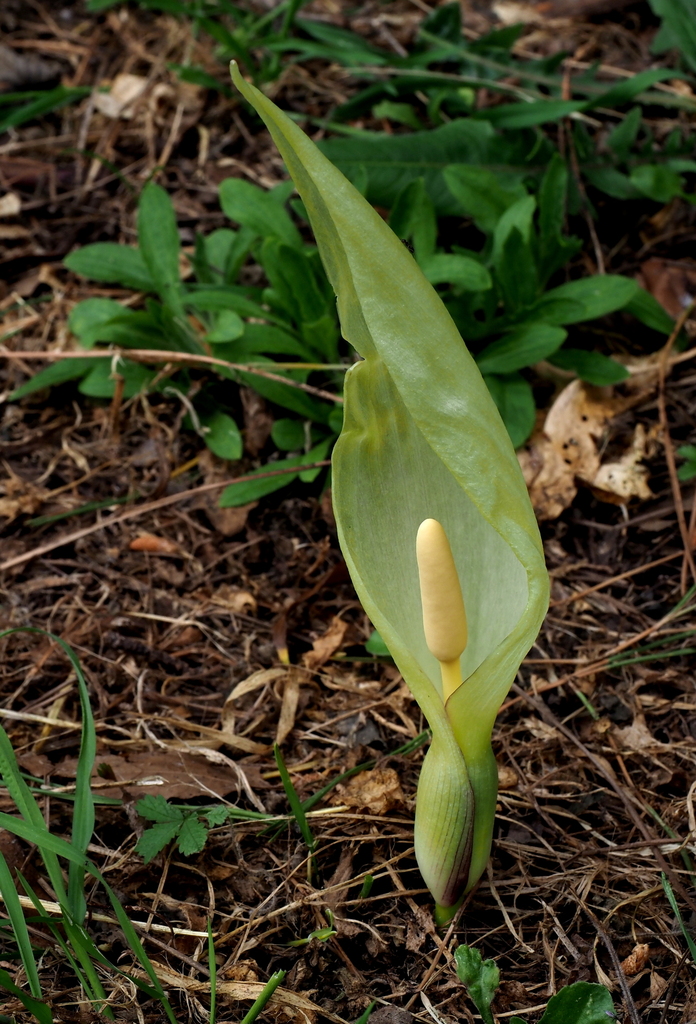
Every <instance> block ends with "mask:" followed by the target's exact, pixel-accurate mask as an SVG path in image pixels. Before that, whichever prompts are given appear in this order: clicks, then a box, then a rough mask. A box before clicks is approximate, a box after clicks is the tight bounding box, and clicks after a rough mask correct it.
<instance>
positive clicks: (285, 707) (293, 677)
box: [276, 669, 300, 746]
mask: <svg viewBox="0 0 696 1024" xmlns="http://www.w3.org/2000/svg"><path fill="white" fill-rule="evenodd" d="M299 699H300V677H299V673H298V672H297V671H293V670H292V669H290V671H289V672H287V673H286V675H285V683H284V685H283V700H282V703H281V705H280V717H279V719H278V728H277V729H276V743H277V744H278V746H280V745H281V744H282V743H283V742H284V741H285V740H286V739H287V737H288V735H289V734H290V733H291V732H292V730H293V728H294V726H295V715H296V714H297V704H298V701H299Z"/></svg>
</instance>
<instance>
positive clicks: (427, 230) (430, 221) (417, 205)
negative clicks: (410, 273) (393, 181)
mask: <svg viewBox="0 0 696 1024" xmlns="http://www.w3.org/2000/svg"><path fill="white" fill-rule="evenodd" d="M389 227H390V228H391V229H392V231H393V232H394V234H395V235H398V237H399V238H412V239H413V248H414V250H415V253H416V259H417V260H418V262H419V263H421V265H422V264H423V262H424V261H425V260H427V259H429V258H430V257H431V256H433V254H434V252H435V243H436V241H437V219H436V217H435V208H434V206H433V203H432V200H431V198H430V196H429V195H428V193H427V191H426V188H425V182H424V180H423V178H416V180H415V181H411V182H409V184H408V185H406V186H405V187H404V188H403V189H402V190H401V192H400V193H399V195H398V196H397V197H396V201H395V202H394V205H393V206H392V209H391V213H390V214H389Z"/></svg>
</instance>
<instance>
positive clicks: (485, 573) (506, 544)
mask: <svg viewBox="0 0 696 1024" xmlns="http://www.w3.org/2000/svg"><path fill="white" fill-rule="evenodd" d="M232 76H233V80H234V82H235V84H236V85H237V87H238V88H239V90H240V91H241V92H242V93H243V95H244V96H245V98H246V99H247V100H248V101H249V102H250V103H251V104H252V106H254V107H255V108H256V110H257V111H258V113H259V114H260V115H261V117H262V118H263V119H264V121H265V122H266V125H267V126H268V128H269V130H270V132H271V135H272V136H273V138H274V140H275V142H276V144H277V146H278V148H279V150H280V152H281V155H282V156H283V159H284V160H285V162H286V165H287V167H288V170H289V171H290V174H291V175H292V177H293V180H294V182H295V185H296V186H297V189H298V191H299V193H300V197H301V199H302V201H303V204H304V208H305V210H306V212H307V215H308V217H309V221H310V223H311V225H312V228H313V230H314V234H315V238H316V242H317V245H318V248H319V253H320V255H321V258H322V260H323V263H324V266H325V268H326V272H327V275H328V278H329V280H330V281H331V284H332V286H333V289H334V291H335V293H336V295H337V299H338V313H339V319H340V322H341V327H342V332H343V335H344V337H345V338H346V340H347V341H348V342H350V343H351V344H352V345H353V347H354V348H355V349H356V350H357V352H358V353H359V354H360V356H361V357H362V358H361V360H360V361H359V362H357V363H356V364H355V365H354V366H353V367H352V368H351V369H350V370H349V372H348V374H347V377H346V384H345V409H344V421H343V429H342V432H341V435H340V437H339V440H338V442H337V445H336V448H335V450H334V455H333V500H334V511H335V515H336V521H337V526H338V534H339V540H340V543H341V548H342V550H343V553H344V556H345V559H346V563H347V565H348V568H349V570H350V573H351V576H352V579H353V583H354V585H355V588H356V590H357V592H358V595H359V597H360V599H361V601H362V604H363V607H364V608H365V610H366V612H367V613H368V615H369V617H370V619H371V621H372V622H373V623H374V625H375V627H376V628H377V630H378V631H379V633H380V635H381V637H382V638H383V640H384V642H385V643H386V645H387V647H388V649H389V651H390V653H391V655H392V657H393V658H394V661H395V663H396V665H397V666H398V668H399V669H400V671H401V673H402V674H403V676H404V678H405V680H406V681H407V683H408V685H409V686H410V688H411V691H412V692H413V694H414V696H415V698H416V700H417V701H418V703H419V704H420V706H421V708H422V710H423V712H424V714H425V716H426V717H427V719H428V722H429V724H430V727H431V729H432V744H431V747H430V749H429V751H428V753H427V755H426V758H425V761H424V764H423V770H422V772H421V778H420V782H419V785H418V800H417V808H416V823H415V844H416V856H417V859H418V863H419V866H420V869H421V873H422V875H423V877H424V879H425V881H426V884H427V885H428V888H429V889H430V891H431V892H432V893H433V896H434V897H435V900H436V903H437V905H438V918H439V919H440V920H441V921H445V920H448V919H449V918H450V917H451V916H452V914H453V913H454V912H455V910H456V909H457V907H458V906H459V905H460V903H461V901H462V900H463V898H464V895H465V893H466V892H467V891H469V890H470V889H471V888H472V887H473V886H474V885H476V883H477V882H478V880H479V878H480V876H481V873H482V872H483V870H484V868H485V865H486V862H487V860H488V856H489V852H490V845H491V839H492V833H493V822H494V816H495V803H496V795H497V769H496V763H495V757H494V756H493V752H492V749H491V732H492V728H493V723H494V721H495V716H496V714H497V712H498V709H499V707H500V705H501V703H502V702H503V700H504V698H505V696H506V694H507V692H508V690H509V688H510V685H511V683H512V680H513V679H514V677H515V674H516V672H517V670H518V668H519V665H520V662H521V661H522V658H523V657H524V655H525V654H526V652H527V651H528V650H529V648H530V646H531V645H532V643H533V642H534V639H535V637H536V634H537V632H538V630H539V626H540V624H541V621H542V619H543V617H544V614H545V612H546V607H547V604H548V576H547V573H546V569H545V567H544V558H543V550H542V546H541V541H540V537H539V531H538V528H537V525H536V520H535V518H534V513H533V510H532V507H531V504H530V501H529V496H528V494H527V489H526V486H525V483H524V479H523V478H522V474H521V471H520V467H519V463H518V461H517V458H516V456H515V452H514V449H513V447H512V444H511V442H510V438H509V436H508V433H507V431H506V429H505V427H504V425H503V422H502V420H501V418H500V415H499V413H498V410H497V409H496V406H495V403H494V402H493V399H492V398H491V396H490V393H489V391H488V389H487V387H486V385H485V383H484V381H483V379H482V377H481V374H480V372H479V370H478V369H477V367H476V365H475V363H474V360H473V359H472V357H471V356H470V354H469V353H468V351H467V349H466V347H465V345H464V344H463V342H462V339H461V336H460V334H459V332H458V330H457V328H456V326H455V324H454V323H453V321H452V319H451V317H450V316H449V314H448V313H447V311H446V309H445V308H444V306H443V305H442V302H441V300H440V298H439V297H438V295H437V294H436V292H435V291H434V290H433V287H432V285H431V284H430V283H429V282H428V281H427V279H426V277H425V276H424V275H423V273H422V271H421V270H420V269H419V267H418V266H417V264H416V262H415V261H414V259H413V257H412V256H411V255H410V253H409V252H408V250H407V249H406V247H405V246H404V245H403V244H402V243H401V242H400V241H399V239H398V238H397V237H396V236H395V235H394V233H393V232H392V231H391V230H390V228H389V227H388V226H387V225H386V224H385V223H384V221H383V220H382V218H381V217H380V216H379V214H377V213H376V211H375V210H374V209H373V208H372V207H371V206H370V205H369V203H367V202H366V200H365V199H364V198H363V197H362V196H361V195H360V193H359V192H358V191H357V190H356V189H355V188H354V187H353V186H352V185H351V184H350V183H349V182H348V181H347V180H346V178H344V176H343V175H342V174H341V173H340V171H338V170H337V169H336V168H335V167H334V166H333V165H332V164H331V163H330V162H329V161H328V160H327V159H326V158H325V157H324V156H322V154H321V153H320V152H319V151H318V149H317V148H316V146H315V145H314V144H313V143H312V142H310V141H309V139H308V138H307V136H306V135H305V134H304V133H303V132H302V131H301V130H300V129H299V128H298V127H297V126H296V125H295V124H294V123H293V122H292V121H291V120H290V119H289V118H288V117H287V116H286V115H285V114H283V113H282V112H281V111H280V110H279V109H278V108H277V107H276V106H275V105H274V104H273V103H272V102H271V101H270V100H268V99H267V97H266V96H264V95H263V94H262V93H261V92H259V91H258V90H257V89H255V88H254V87H253V86H251V85H249V84H247V83H246V82H245V81H244V79H243V78H242V76H241V75H240V73H239V71H238V69H237V68H236V67H235V66H234V65H233V66H232ZM426 521H432V522H430V523H429V525H426V526H425V527H421V524H423V523H424V522H426ZM419 528H421V529H422V530H424V531H425V533H424V534H421V537H420V539H419V542H418V545H417V541H416V537H417V534H418V533H419ZM421 541H422V542H421ZM417 547H418V557H417ZM419 562H420V566H419ZM419 568H420V579H419ZM421 593H422V598H421Z"/></svg>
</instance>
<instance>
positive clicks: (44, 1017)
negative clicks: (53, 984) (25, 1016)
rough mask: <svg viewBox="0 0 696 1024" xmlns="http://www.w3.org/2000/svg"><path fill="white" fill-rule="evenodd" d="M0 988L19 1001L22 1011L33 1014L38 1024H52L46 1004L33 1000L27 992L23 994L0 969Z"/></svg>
mask: <svg viewBox="0 0 696 1024" xmlns="http://www.w3.org/2000/svg"><path fill="white" fill-rule="evenodd" d="M0 986H2V988H4V989H5V991H6V992H9V993H10V995H13V996H14V997H15V998H16V999H19V1001H20V1003H21V1004H22V1006H23V1007H24V1009H25V1010H28V1011H29V1013H33V1014H34V1016H35V1017H36V1019H37V1020H38V1022H39V1024H53V1014H52V1013H51V1011H50V1009H49V1007H48V1006H47V1005H46V1003H42V1002H40V1001H39V1000H38V999H35V998H34V996H30V995H29V994H28V993H27V992H23V991H22V989H21V988H19V987H18V986H17V985H15V983H14V982H13V980H12V978H11V977H10V975H9V974H8V973H7V971H5V970H3V969H2V968H0Z"/></svg>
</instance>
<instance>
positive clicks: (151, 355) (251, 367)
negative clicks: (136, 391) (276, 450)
mask: <svg viewBox="0 0 696 1024" xmlns="http://www.w3.org/2000/svg"><path fill="white" fill-rule="evenodd" d="M0 356H3V357H4V358H5V359H23V360H26V359H31V360H44V361H47V362H50V363H55V362H58V361H59V360H60V359H105V358H109V357H111V359H112V360H113V361H114V362H116V361H117V360H119V359H130V360H131V362H134V363H167V364H169V365H171V364H176V363H181V364H183V365H185V366H199V365H200V366H222V367H224V368H225V369H226V370H243V371H244V373H253V374H255V375H256V376H257V377H265V378H266V379H267V380H274V381H277V382H278V383H280V384H287V385H288V387H291V388H299V390H300V391H306V392H307V393H308V394H310V395H316V396H317V398H323V399H324V400H325V401H327V402H337V403H342V402H343V398H342V397H341V395H334V394H332V393H331V392H330V391H324V390H323V388H315V387H313V386H312V385H311V384H305V383H304V382H303V381H299V380H290V379H289V378H288V377H283V376H282V375H281V374H279V373H271V372H270V371H269V370H262V369H261V367H260V366H259V365H258V364H256V363H230V362H228V361H227V360H226V359H218V358H217V356H206V355H195V354H193V353H189V352H166V351H162V350H161V349H156V348H153V349H149V348H133V349H130V348H129V349H122V348H116V347H114V348H107V349H92V351H90V352H75V351H69V352H62V351H56V350H52V351H49V352H11V351H10V350H9V349H6V348H4V347H3V346H0ZM274 365H275V366H277V367H279V368H280V369H290V370H292V369H297V368H301V369H305V370H312V369H314V370H326V369H327V368H328V366H327V364H326V363H274ZM340 369H348V367H347V366H341V367H340Z"/></svg>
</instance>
